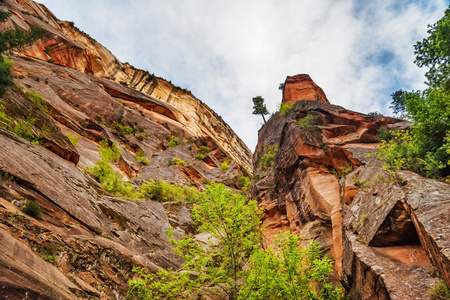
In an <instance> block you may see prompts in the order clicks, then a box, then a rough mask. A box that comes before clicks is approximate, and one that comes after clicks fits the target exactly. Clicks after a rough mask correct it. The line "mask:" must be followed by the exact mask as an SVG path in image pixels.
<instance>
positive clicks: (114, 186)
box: [87, 140, 137, 199]
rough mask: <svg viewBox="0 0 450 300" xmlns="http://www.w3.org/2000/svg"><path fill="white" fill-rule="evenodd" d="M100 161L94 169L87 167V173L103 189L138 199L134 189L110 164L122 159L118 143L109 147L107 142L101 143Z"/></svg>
mask: <svg viewBox="0 0 450 300" xmlns="http://www.w3.org/2000/svg"><path fill="white" fill-rule="evenodd" d="M98 152H99V154H100V158H101V159H100V160H99V161H97V162H96V163H95V166H94V167H89V166H88V167H87V171H88V173H89V174H91V175H92V176H93V177H94V178H96V179H97V180H98V182H100V184H101V185H102V187H103V188H104V189H105V190H107V191H108V192H110V193H113V194H115V195H119V196H123V197H126V198H130V199H136V198H137V197H136V193H135V189H134V187H133V186H132V185H131V183H130V182H126V181H123V180H122V175H121V174H120V173H119V172H115V171H114V170H113V168H112V166H111V164H110V163H112V162H114V161H115V160H116V159H118V158H119V157H120V150H119V148H118V147H117V143H113V144H112V145H111V146H109V144H108V141H107V140H103V141H101V142H100V148H99V151H98Z"/></svg>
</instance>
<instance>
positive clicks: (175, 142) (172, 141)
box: [166, 134, 180, 148]
mask: <svg viewBox="0 0 450 300" xmlns="http://www.w3.org/2000/svg"><path fill="white" fill-rule="evenodd" d="M166 139H167V141H168V143H167V147H169V148H171V147H176V146H178V145H179V144H180V141H179V140H178V137H176V136H175V137H174V136H172V135H170V134H169V135H167V137H166Z"/></svg>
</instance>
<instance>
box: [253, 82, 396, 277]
mask: <svg viewBox="0 0 450 300" xmlns="http://www.w3.org/2000/svg"><path fill="white" fill-rule="evenodd" d="M288 78H289V77H288ZM286 87H288V85H286V86H285V89H286ZM310 100H314V99H310ZM307 116H310V117H308V118H310V120H309V121H308V123H307V124H306V123H305V121H302V120H304V119H305V118H306V117H307ZM311 116H312V117H311ZM308 118H306V119H305V120H307V119H308ZM299 121H300V125H299V124H297V122H299ZM399 122H401V121H400V120H397V119H393V118H386V117H371V116H367V115H364V114H359V113H356V112H353V111H349V110H346V109H344V108H342V107H339V106H335V105H331V104H328V103H323V102H320V101H309V100H303V101H296V102H295V103H294V106H293V108H292V109H291V111H290V112H288V113H286V114H285V115H284V116H283V115H281V114H280V113H276V114H275V115H274V116H273V117H272V118H271V119H270V120H269V121H268V122H267V124H266V125H265V126H263V127H262V128H261V129H260V131H259V140H258V145H257V147H256V152H255V154H254V156H253V162H254V169H255V173H256V176H257V177H261V178H262V179H260V180H259V181H257V182H256V184H255V188H254V193H253V195H254V197H255V198H256V199H258V200H259V201H260V205H261V206H262V207H264V208H265V211H266V213H265V215H264V216H263V219H264V221H263V224H265V225H266V226H267V227H268V228H269V229H268V230H267V231H266V240H267V242H268V244H270V243H271V242H273V235H274V234H276V233H277V232H278V231H279V230H290V231H291V232H294V233H296V234H299V235H301V236H303V237H304V238H305V239H317V240H318V241H319V242H320V243H321V244H322V245H323V246H324V247H326V248H329V249H330V252H331V254H332V255H333V257H334V259H335V261H336V270H337V271H338V273H339V272H340V270H341V258H342V234H341V232H342V213H341V210H342V206H341V193H342V191H341V186H340V184H339V179H338V178H337V177H339V176H340V175H341V176H343V175H345V173H348V172H350V171H352V170H353V169H355V168H357V167H358V166H360V165H361V164H362V162H361V161H360V160H359V159H358V158H359V157H360V154H359V153H360V150H361V149H363V150H364V151H365V152H367V151H366V150H367V148H368V147H369V148H368V149H369V152H370V151H374V149H375V148H376V146H377V145H378V143H379V141H378V137H377V133H378V130H379V129H380V128H381V127H390V126H393V125H394V124H397V123H399ZM362 143H363V144H364V145H362ZM268 146H272V147H273V146H276V147H277V149H278V155H277V156H276V159H275V161H274V165H273V167H267V166H266V167H265V166H262V165H261V163H260V162H261V159H262V157H263V156H264V155H266V150H265V149H268V148H267V147H268ZM370 149H371V150H370ZM353 153H355V155H353Z"/></svg>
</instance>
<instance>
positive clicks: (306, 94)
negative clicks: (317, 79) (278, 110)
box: [283, 74, 330, 103]
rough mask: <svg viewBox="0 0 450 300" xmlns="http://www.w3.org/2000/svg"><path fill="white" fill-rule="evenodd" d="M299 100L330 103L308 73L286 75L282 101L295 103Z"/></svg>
mask: <svg viewBox="0 0 450 300" xmlns="http://www.w3.org/2000/svg"><path fill="white" fill-rule="evenodd" d="M300 100H311V101H319V102H323V103H330V102H329V101H328V99H327V96H325V93H324V92H323V90H322V89H321V88H320V87H319V86H318V85H317V84H315V83H314V81H313V80H312V79H311V77H309V75H308V74H298V75H295V76H288V77H286V81H285V82H284V89H283V103H295V102H297V101H300Z"/></svg>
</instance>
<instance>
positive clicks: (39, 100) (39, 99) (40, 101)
mask: <svg viewBox="0 0 450 300" xmlns="http://www.w3.org/2000/svg"><path fill="white" fill-rule="evenodd" d="M25 94H26V95H27V97H28V98H29V99H31V100H32V101H33V102H34V103H36V104H37V106H39V108H40V109H41V110H42V111H43V112H44V113H46V114H47V115H48V114H50V112H49V111H48V108H47V102H46V101H45V100H44V99H43V98H42V95H41V94H38V93H36V92H35V91H28V92H26V93H25Z"/></svg>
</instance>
